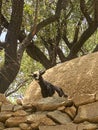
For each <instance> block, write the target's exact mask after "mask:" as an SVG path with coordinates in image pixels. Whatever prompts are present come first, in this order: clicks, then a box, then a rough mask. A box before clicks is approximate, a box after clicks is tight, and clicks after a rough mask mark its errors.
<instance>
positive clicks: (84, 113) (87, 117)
mask: <svg viewBox="0 0 98 130" xmlns="http://www.w3.org/2000/svg"><path fill="white" fill-rule="evenodd" d="M97 108H98V101H97V102H94V103H90V104H86V105H82V106H79V108H78V114H77V115H76V117H75V119H74V122H75V123H80V122H84V121H90V122H95V123H98V110H97Z"/></svg>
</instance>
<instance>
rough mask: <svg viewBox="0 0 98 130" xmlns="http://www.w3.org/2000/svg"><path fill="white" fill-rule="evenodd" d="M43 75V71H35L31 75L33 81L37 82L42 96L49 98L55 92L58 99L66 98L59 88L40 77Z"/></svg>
mask: <svg viewBox="0 0 98 130" xmlns="http://www.w3.org/2000/svg"><path fill="white" fill-rule="evenodd" d="M44 73H45V71H37V72H34V73H33V74H32V75H31V76H32V77H33V78H34V79H35V80H37V82H38V84H39V85H40V88H41V94H42V96H43V97H44V98H45V97H51V96H53V94H54V93H55V91H56V92H57V94H58V95H59V96H60V97H62V96H63V97H68V96H67V95H66V94H65V93H64V92H63V90H62V89H61V88H59V87H57V86H54V85H52V84H51V83H50V82H47V81H46V80H44V79H43V77H42V75H43V74H44Z"/></svg>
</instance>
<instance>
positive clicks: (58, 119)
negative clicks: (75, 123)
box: [47, 110, 72, 125]
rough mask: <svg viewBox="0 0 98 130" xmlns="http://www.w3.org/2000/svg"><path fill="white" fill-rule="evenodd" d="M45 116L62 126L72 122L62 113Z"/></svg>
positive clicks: (57, 112) (50, 113)
mask: <svg viewBox="0 0 98 130" xmlns="http://www.w3.org/2000/svg"><path fill="white" fill-rule="evenodd" d="M47 116H48V117H50V118H51V119H53V120H54V121H56V122H58V123H59V124H62V125H64V124H66V123H69V122H71V121H72V120H71V118H70V117H69V116H68V115H67V114H66V113H62V112H60V111H58V110H56V111H53V112H49V113H47Z"/></svg>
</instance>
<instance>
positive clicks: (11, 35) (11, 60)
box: [0, 0, 24, 93]
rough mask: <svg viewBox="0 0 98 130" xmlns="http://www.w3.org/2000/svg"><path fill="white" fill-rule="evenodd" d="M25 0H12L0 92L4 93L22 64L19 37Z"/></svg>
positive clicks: (0, 75)
mask: <svg viewBox="0 0 98 130" xmlns="http://www.w3.org/2000/svg"><path fill="white" fill-rule="evenodd" d="M23 4H24V0H18V1H17V0H12V14H11V20H10V23H9V27H8V32H7V35H6V47H5V62H4V66H3V67H2V68H1V70H0V93H4V92H5V91H6V90H7V89H8V87H9V85H10V84H11V83H12V81H13V80H14V79H15V77H16V75H17V73H18V71H19V68H20V65H19V63H18V60H17V38H18V34H19V31H20V27H21V23H22V14H23Z"/></svg>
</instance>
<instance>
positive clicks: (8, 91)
mask: <svg viewBox="0 0 98 130" xmlns="http://www.w3.org/2000/svg"><path fill="white" fill-rule="evenodd" d="M28 80H29V79H25V80H23V81H22V82H20V83H18V85H17V86H16V88H15V89H14V90H12V91H10V88H9V89H7V91H6V92H5V96H6V97H8V96H10V95H11V94H13V93H15V92H17V91H18V90H19V89H20V88H21V87H23V86H24V85H25V84H26V83H27V81H28Z"/></svg>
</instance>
